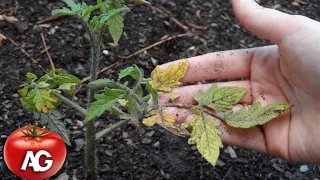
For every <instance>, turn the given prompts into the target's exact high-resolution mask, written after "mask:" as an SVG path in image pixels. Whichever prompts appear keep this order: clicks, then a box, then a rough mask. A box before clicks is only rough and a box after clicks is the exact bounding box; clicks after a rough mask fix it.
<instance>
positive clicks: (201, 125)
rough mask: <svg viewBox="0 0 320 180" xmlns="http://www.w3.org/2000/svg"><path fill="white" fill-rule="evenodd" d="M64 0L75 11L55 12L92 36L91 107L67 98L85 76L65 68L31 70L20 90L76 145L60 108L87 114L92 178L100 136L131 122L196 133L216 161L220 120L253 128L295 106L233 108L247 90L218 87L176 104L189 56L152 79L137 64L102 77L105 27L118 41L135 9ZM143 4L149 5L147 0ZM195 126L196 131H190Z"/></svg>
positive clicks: (115, 2)
mask: <svg viewBox="0 0 320 180" xmlns="http://www.w3.org/2000/svg"><path fill="white" fill-rule="evenodd" d="M64 1H65V2H66V4H67V5H68V6H69V9H68V8H63V9H59V10H54V11H53V14H55V15H57V14H65V15H70V16H76V17H78V18H79V19H80V20H81V21H82V23H83V24H84V26H85V28H86V32H87V33H88V34H89V36H90V42H91V45H92V56H91V63H92V66H91V71H90V72H91V79H90V81H91V82H90V83H89V90H88V91H89V92H88V108H87V109H85V108H83V107H81V106H80V105H78V104H76V103H75V102H73V101H71V100H69V99H68V98H66V97H64V96H63V94H67V95H69V96H74V95H75V93H76V91H75V90H76V86H77V85H78V84H80V80H79V79H78V78H77V77H75V76H73V75H70V74H68V73H65V72H64V71H62V70H51V71H50V72H48V73H47V74H45V75H44V76H42V77H40V78H38V77H37V76H36V75H34V74H32V73H28V74H27V75H26V76H27V82H26V83H25V84H23V85H22V88H21V89H20V90H19V94H20V96H21V103H22V105H23V107H24V108H25V109H27V110H28V111H31V112H33V113H34V114H35V119H36V120H39V119H40V122H41V124H43V125H46V126H47V128H48V129H50V130H52V131H54V132H56V133H57V134H59V135H60V136H61V137H62V138H63V139H64V141H65V143H66V144H68V145H71V142H70V140H69V137H68V133H67V130H66V127H65V125H64V124H63V123H62V121H60V119H61V117H62V115H61V113H60V112H59V111H58V109H57V107H58V106H59V104H61V103H62V102H63V103H66V104H67V105H69V106H72V107H74V108H75V109H76V110H77V111H79V113H80V114H82V115H83V116H84V122H85V125H86V152H85V153H86V165H87V179H96V166H95V163H96V161H95V156H96V153H95V152H96V151H95V146H96V145H95V141H96V139H99V138H101V137H102V136H104V135H106V134H108V133H110V132H111V131H112V130H115V129H116V128H118V127H120V126H123V125H125V124H127V123H129V122H132V123H140V122H141V121H142V123H143V124H145V125H146V126H153V125H155V124H157V125H160V126H161V127H163V128H165V129H166V130H168V131H170V132H172V133H174V134H176V135H179V136H190V138H189V141H188V142H189V144H196V146H197V148H198V150H199V152H200V153H201V154H202V156H203V157H204V158H205V159H206V160H207V161H208V162H210V163H211V164H212V165H215V164H216V161H217V159H218V156H219V149H220V148H221V147H222V142H221V139H220V136H219V135H220V132H219V130H218V128H217V124H216V120H221V121H225V122H226V123H227V124H228V125H229V126H232V127H235V128H250V127H253V126H256V125H262V124H265V123H267V122H268V121H270V120H272V119H274V118H276V117H277V116H279V115H280V114H281V113H282V112H284V111H286V110H288V109H289V108H291V107H292V105H291V104H289V103H275V104H271V105H268V106H266V107H261V104H260V103H259V102H255V103H254V104H253V105H252V106H251V107H249V108H244V109H241V110H238V111H236V112H233V111H232V108H233V106H234V105H236V104H239V101H240V99H241V98H242V97H243V96H244V95H245V94H246V92H247V90H246V89H244V88H240V87H217V86H216V85H212V86H211V87H210V88H209V89H208V90H207V91H206V92H203V91H202V90H199V91H198V92H197V93H196V94H194V96H193V98H194V100H196V101H197V102H198V105H189V104H180V103H175V100H176V99H177V98H179V96H180V94H178V93H172V89H173V88H176V87H178V86H181V85H182V83H181V81H180V80H181V79H182V78H183V77H184V76H185V73H186V72H187V70H188V66H189V61H188V60H187V59H186V60H182V61H180V62H179V63H176V64H173V65H170V66H169V67H168V68H167V69H165V70H162V69H161V68H160V67H159V66H157V67H156V69H155V73H154V75H153V76H152V78H146V77H145V76H144V72H143V69H141V68H139V67H137V66H135V65H134V66H131V67H128V68H126V69H123V70H122V71H120V73H119V75H118V78H117V79H115V80H113V79H97V70H98V62H99V57H100V48H101V42H102V39H103V35H104V33H105V30H106V29H108V30H109V32H110V34H111V36H112V38H113V40H114V42H115V43H118V41H119V39H120V37H121V34H122V32H123V27H124V24H123V15H124V13H126V12H128V11H129V8H128V7H126V6H125V5H124V1H123V0H109V1H106V2H102V0H97V4H96V5H90V6H88V5H87V4H86V3H84V2H82V3H79V4H77V3H74V2H73V1H72V0H64ZM140 2H142V3H148V2H146V1H143V0H140ZM93 11H99V13H100V14H99V15H96V16H91V13H92V12H93ZM164 93H169V94H170V98H171V103H168V104H160V103H159V101H158V97H159V94H164ZM169 107H176V108H187V109H190V110H191V111H192V112H193V114H194V118H193V119H192V120H191V121H189V122H186V123H183V124H179V123H177V122H176V119H175V116H173V115H171V114H168V113H165V112H164V110H165V109H166V108H169ZM106 111H108V112H110V113H111V114H112V115H114V116H116V117H117V118H118V119H120V120H119V122H118V123H116V124H114V125H111V126H110V127H109V128H108V129H106V130H103V131H101V132H99V133H97V134H96V132H95V128H94V120H96V119H97V118H99V117H100V116H101V115H102V114H103V113H105V112H106ZM191 128H192V131H191V133H189V130H190V129H191Z"/></svg>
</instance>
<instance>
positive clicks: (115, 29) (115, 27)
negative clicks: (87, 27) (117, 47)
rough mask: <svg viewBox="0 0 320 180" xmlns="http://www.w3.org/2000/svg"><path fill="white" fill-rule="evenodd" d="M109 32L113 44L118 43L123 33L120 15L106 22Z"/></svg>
mask: <svg viewBox="0 0 320 180" xmlns="http://www.w3.org/2000/svg"><path fill="white" fill-rule="evenodd" d="M107 25H108V28H109V32H110V34H111V36H112V39H113V41H114V42H115V43H118V42H119V39H120V37H121V35H122V32H123V27H124V24H123V17H122V15H121V14H117V15H114V16H112V17H111V18H110V19H109V20H108V22H107Z"/></svg>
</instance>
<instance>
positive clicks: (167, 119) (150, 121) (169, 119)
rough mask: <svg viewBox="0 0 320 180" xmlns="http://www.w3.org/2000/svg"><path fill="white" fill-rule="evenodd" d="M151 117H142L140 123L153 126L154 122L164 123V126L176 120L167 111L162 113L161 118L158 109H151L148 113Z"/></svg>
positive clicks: (172, 123) (170, 124)
mask: <svg viewBox="0 0 320 180" xmlns="http://www.w3.org/2000/svg"><path fill="white" fill-rule="evenodd" d="M150 114H151V115H153V116H151V117H148V118H145V119H143V121H142V123H143V124H144V125H146V126H153V125H155V124H164V125H165V126H172V125H174V123H175V122H176V120H175V118H174V116H173V115H172V114H169V113H163V119H161V116H160V114H159V112H158V111H156V110H153V111H151V113H150Z"/></svg>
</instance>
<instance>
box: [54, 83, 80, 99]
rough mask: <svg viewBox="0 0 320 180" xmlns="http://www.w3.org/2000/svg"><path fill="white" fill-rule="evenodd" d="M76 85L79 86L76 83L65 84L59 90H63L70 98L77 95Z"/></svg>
mask: <svg viewBox="0 0 320 180" xmlns="http://www.w3.org/2000/svg"><path fill="white" fill-rule="evenodd" d="M76 85H77V84H76V83H64V84H61V85H60V86H59V88H58V89H60V90H63V91H64V92H66V93H67V94H69V95H70V96H74V95H75V93H76V87H75V86H76Z"/></svg>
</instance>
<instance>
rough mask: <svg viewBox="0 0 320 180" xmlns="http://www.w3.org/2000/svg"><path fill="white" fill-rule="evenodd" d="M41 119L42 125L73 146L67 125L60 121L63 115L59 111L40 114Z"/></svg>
mask: <svg viewBox="0 0 320 180" xmlns="http://www.w3.org/2000/svg"><path fill="white" fill-rule="evenodd" d="M39 118H40V122H41V124H43V125H46V127H47V129H49V130H50V131H53V132H55V133H57V134H58V135H60V136H61V138H62V139H63V140H64V142H65V143H66V144H67V145H69V146H71V142H70V139H69V135H68V131H67V128H66V125H65V124H64V123H63V122H62V121H61V120H60V119H61V118H62V114H61V113H60V112H59V111H57V110H53V111H49V112H47V113H40V117H39Z"/></svg>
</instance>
